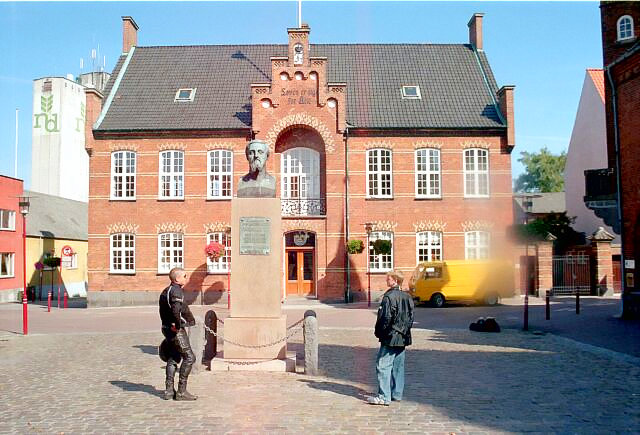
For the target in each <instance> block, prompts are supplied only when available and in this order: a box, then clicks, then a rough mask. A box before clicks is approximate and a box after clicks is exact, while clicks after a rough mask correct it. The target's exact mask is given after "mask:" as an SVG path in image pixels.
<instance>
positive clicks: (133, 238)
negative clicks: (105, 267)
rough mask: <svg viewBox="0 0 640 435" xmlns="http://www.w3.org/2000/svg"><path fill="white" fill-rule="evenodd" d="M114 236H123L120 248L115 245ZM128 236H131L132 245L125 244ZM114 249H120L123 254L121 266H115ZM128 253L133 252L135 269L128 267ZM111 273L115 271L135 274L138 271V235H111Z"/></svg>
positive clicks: (122, 273)
mask: <svg viewBox="0 0 640 435" xmlns="http://www.w3.org/2000/svg"><path fill="white" fill-rule="evenodd" d="M114 236H121V240H120V246H119V247H118V248H114V247H113V239H114ZM126 236H131V240H130V241H131V243H132V246H130V247H128V246H125V243H126V242H127V240H125V239H126ZM114 251H118V252H120V254H121V262H120V268H119V269H116V268H115V267H114V263H113V258H114V255H113V254H114ZM127 254H133V258H132V260H133V269H126V268H125V267H126V264H127V261H126V259H127ZM109 273H114V274H118V275H133V274H134V273H136V235H135V234H133V233H114V234H111V235H110V236H109Z"/></svg>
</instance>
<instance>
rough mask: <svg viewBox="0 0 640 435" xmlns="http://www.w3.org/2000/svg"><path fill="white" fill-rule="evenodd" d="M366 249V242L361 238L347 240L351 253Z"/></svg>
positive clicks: (348, 250) (358, 252) (348, 249)
mask: <svg viewBox="0 0 640 435" xmlns="http://www.w3.org/2000/svg"><path fill="white" fill-rule="evenodd" d="M362 251H364V242H363V241H362V240H359V239H352V240H349V241H348V242H347V252H348V253H349V254H360V253H362Z"/></svg>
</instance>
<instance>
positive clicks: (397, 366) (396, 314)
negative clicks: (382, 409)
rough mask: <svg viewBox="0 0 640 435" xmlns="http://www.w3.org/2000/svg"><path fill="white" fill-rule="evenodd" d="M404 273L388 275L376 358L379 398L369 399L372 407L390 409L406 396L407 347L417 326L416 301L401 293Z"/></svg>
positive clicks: (380, 311) (379, 312) (379, 315)
mask: <svg viewBox="0 0 640 435" xmlns="http://www.w3.org/2000/svg"><path fill="white" fill-rule="evenodd" d="M403 280H404V278H403V276H402V273H400V272H399V271H391V272H389V273H387V285H388V286H389V290H387V291H386V292H385V294H384V296H383V297H382V302H381V303H380V307H379V308H378V320H377V321H376V327H375V335H376V337H378V340H379V341H380V350H379V351H378V356H377V358H376V374H377V375H378V395H377V396H374V397H369V399H368V403H370V404H372V405H389V404H390V403H391V401H392V400H397V401H400V400H402V394H403V392H404V356H405V351H404V349H405V346H409V345H410V344H411V327H412V326H413V309H414V304H413V299H411V296H409V295H408V294H407V293H405V292H403V291H402V290H401V289H400V286H401V285H402V281H403Z"/></svg>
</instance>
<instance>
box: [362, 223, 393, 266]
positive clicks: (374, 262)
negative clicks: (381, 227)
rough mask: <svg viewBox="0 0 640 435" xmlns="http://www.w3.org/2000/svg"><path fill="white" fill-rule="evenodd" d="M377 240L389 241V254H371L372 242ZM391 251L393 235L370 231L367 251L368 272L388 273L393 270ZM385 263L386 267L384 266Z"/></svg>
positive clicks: (386, 232) (388, 232)
mask: <svg viewBox="0 0 640 435" xmlns="http://www.w3.org/2000/svg"><path fill="white" fill-rule="evenodd" d="M378 239H384V240H389V241H391V253H389V254H378V255H376V254H374V253H373V242H375V241H376V240H378ZM393 250H394V243H393V233H392V232H391V231H372V232H371V233H370V234H369V249H368V251H367V254H368V255H369V257H368V261H369V272H388V271H390V270H393ZM385 263H386V264H387V266H388V267H386V266H385Z"/></svg>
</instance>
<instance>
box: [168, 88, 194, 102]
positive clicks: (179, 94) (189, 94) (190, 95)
mask: <svg viewBox="0 0 640 435" xmlns="http://www.w3.org/2000/svg"><path fill="white" fill-rule="evenodd" d="M195 97H196V88H180V89H178V90H177V91H176V96H175V98H174V99H173V101H175V102H179V101H182V102H185V101H187V102H188V101H193V99H194V98H195Z"/></svg>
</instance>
